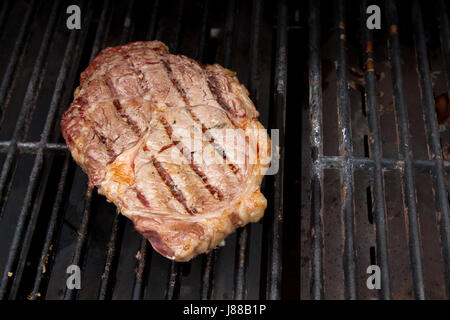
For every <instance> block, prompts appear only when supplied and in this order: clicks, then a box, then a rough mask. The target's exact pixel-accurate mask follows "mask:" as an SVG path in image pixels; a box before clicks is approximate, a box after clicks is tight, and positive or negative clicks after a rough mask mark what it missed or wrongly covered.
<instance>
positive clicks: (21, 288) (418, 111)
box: [0, 0, 450, 299]
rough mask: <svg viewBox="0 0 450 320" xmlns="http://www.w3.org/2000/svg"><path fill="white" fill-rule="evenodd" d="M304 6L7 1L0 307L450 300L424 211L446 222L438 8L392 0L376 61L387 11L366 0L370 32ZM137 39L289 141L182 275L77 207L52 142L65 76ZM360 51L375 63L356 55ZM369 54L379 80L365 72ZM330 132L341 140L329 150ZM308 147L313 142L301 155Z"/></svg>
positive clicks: (343, 14) (123, 225)
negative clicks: (187, 66) (233, 228)
mask: <svg viewBox="0 0 450 320" xmlns="http://www.w3.org/2000/svg"><path fill="white" fill-rule="evenodd" d="M310 2H311V3H310V4H307V3H302V2H296V1H279V2H277V3H275V2H274V3H272V2H270V1H257V0H255V1H253V2H252V1H228V2H218V1H211V0H209V1H207V0H205V1H200V0H198V1H196V0H192V1H189V0H185V1H184V0H181V1H170V2H169V3H168V1H131V2H125V1H124V2H117V1H104V2H102V1H98V2H97V1H96V2H89V3H83V2H82V1H79V2H71V1H63V2H58V3H59V7H57V8H55V12H54V13H53V14H52V13H51V12H52V8H54V6H55V4H56V2H54V3H53V2H50V1H42V2H40V1H35V2H33V1H25V0H23V1H16V2H14V4H13V2H12V1H10V2H8V1H5V2H4V3H3V4H2V6H1V7H0V30H2V31H1V32H2V33H1V34H0V36H1V37H2V44H3V47H2V50H1V51H0V72H1V74H2V79H1V81H2V82H1V84H0V105H1V106H2V109H1V112H2V113H1V117H0V121H1V129H0V150H1V153H0V164H1V166H2V172H1V175H0V187H1V188H2V190H1V191H2V192H1V195H2V198H1V202H0V205H1V217H0V237H1V238H0V240H1V241H2V246H1V247H0V274H1V275H2V279H1V286H0V293H1V295H2V297H3V298H20V299H24V298H37V299H42V298H47V299H62V298H66V299H69V298H77V299H97V298H100V299H103V298H114V299H129V298H136V299H139V298H144V299H164V298H166V299H173V298H175V299H176V298H179V299H197V298H212V299H223V298H250V299H257V298H287V299H298V298H299V297H300V298H302V299H309V298H344V297H345V298H355V297H358V298H365V299H372V298H377V297H380V298H424V297H427V298H446V297H449V296H450V294H449V287H450V286H449V281H450V279H449V273H448V270H449V264H448V263H445V261H446V260H448V256H447V259H446V258H445V255H446V254H448V250H450V248H449V245H448V238H445V237H446V236H447V235H448V234H449V230H450V229H449V227H448V214H447V215H445V214H441V215H439V214H436V212H437V211H439V209H436V208H441V209H440V211H441V213H442V208H443V209H444V210H445V211H447V212H448V194H447V188H448V187H446V186H448V185H449V182H448V179H449V175H448V172H449V165H448V162H447V161H446V160H442V159H441V158H440V157H439V156H438V157H432V156H430V155H429V154H433V153H434V154H439V153H440V152H436V151H440V148H441V145H442V150H443V151H444V152H443V156H444V159H447V158H446V155H447V153H448V150H449V145H448V143H449V141H450V140H449V139H448V137H449V130H447V129H444V130H443V132H441V133H440V141H439V134H437V135H436V133H437V132H436V129H437V128H436V122H435V119H434V101H433V95H434V96H438V95H440V94H442V93H446V92H447V91H448V83H449V81H447V76H449V73H448V72H447V73H446V72H445V71H444V70H447V69H446V68H445V67H446V66H447V65H449V64H445V63H444V62H446V61H447V60H445V59H444V56H445V57H450V54H449V52H448V51H445V50H444V51H442V49H441V37H440V35H442V36H443V42H442V43H443V44H444V46H442V47H443V48H444V49H445V48H446V46H445V45H447V46H448V44H449V43H450V40H449V34H450V33H449V30H448V23H447V25H446V24H445V22H446V20H445V19H443V18H447V11H446V9H445V10H442V8H441V7H440V6H442V3H443V2H442V3H441V2H439V1H438V2H436V3H433V5H423V3H421V8H419V7H418V6H417V4H414V5H412V6H411V4H410V3H409V2H398V3H397V7H398V19H399V21H398V23H397V24H398V30H399V36H398V35H393V36H391V37H390V38H389V48H390V49H391V50H390V51H389V50H388V41H387V39H388V37H387V34H388V26H389V25H391V24H396V22H395V19H397V14H396V13H395V12H394V14H393V15H391V14H390V13H391V12H393V10H394V9H395V8H394V7H392V6H387V7H386V6H385V3H384V2H380V1H376V2H375V3H377V4H379V5H380V7H381V10H382V30H379V31H378V30H377V31H373V32H368V31H367V30H365V29H362V28H361V22H362V21H361V12H360V10H361V7H360V3H356V2H355V3H353V2H351V3H350V1H347V2H344V1H322V3H320V5H319V4H318V3H317V2H316V1H310ZM73 3H78V4H80V6H82V12H83V15H82V18H83V19H84V20H83V28H82V30H81V31H72V32H69V31H68V30H67V29H66V28H65V19H66V17H67V15H66V14H65V8H66V7H67V6H68V5H69V4H73ZM388 3H391V2H388ZM319 6H320V8H319ZM418 12H419V13H420V14H422V15H423V17H424V19H423V25H421V24H419V23H417V21H418V16H417V13H418ZM412 15H414V16H412ZM413 18H414V19H413ZM412 19H413V20H414V21H416V23H415V24H412V23H411V20H412ZM338 21H343V22H345V23H344V25H345V30H343V29H340V28H339V27H338V26H339V24H338ZM441 25H442V26H443V27H444V28H443V30H442V31H443V32H441V29H440V27H441ZM85 26H86V27H85ZM422 29H423V30H422ZM46 30H48V31H47V32H46ZM405 30H406V32H405ZM211 31H213V33H216V31H217V32H218V34H217V36H214V37H212V36H211ZM343 34H345V38H346V40H345V41H344V40H343V39H342V38H341V37H343ZM414 35H415V39H416V40H415V41H414ZM371 37H373V40H371ZM144 39H158V40H162V41H164V42H165V43H167V44H168V45H169V47H170V49H171V51H172V52H179V53H183V54H185V55H187V56H190V57H193V58H196V59H198V60H200V61H202V62H205V63H212V62H219V63H221V64H223V65H224V66H226V67H230V68H231V69H233V70H236V71H237V72H238V76H239V79H240V80H241V82H243V83H244V84H246V85H247V87H248V88H249V91H250V93H251V98H252V99H253V101H254V102H255V105H256V106H257V108H258V110H259V111H260V113H261V116H260V119H261V122H262V123H263V124H264V126H265V127H266V128H280V129H281V131H282V133H283V132H285V133H286V134H285V135H283V134H282V135H281V145H282V146H283V145H285V146H286V148H282V149H281V150H282V153H281V157H282V161H281V163H282V164H284V165H282V167H281V170H280V172H279V174H278V175H277V176H275V177H266V178H265V181H264V185H263V193H264V194H265V195H266V197H267V198H268V203H269V206H268V209H267V210H266V215H265V218H264V219H263V220H262V221H261V222H260V223H256V224H252V226H251V227H249V228H245V229H240V230H239V231H238V232H237V233H235V234H233V235H232V236H230V237H228V238H227V241H226V246H225V247H223V248H220V249H217V250H215V251H213V253H212V254H209V255H202V256H200V257H197V258H196V259H194V260H193V261H192V262H189V263H171V262H170V261H168V260H167V259H165V258H162V257H161V256H160V255H159V254H157V253H154V252H153V250H152V249H151V246H149V245H148V244H147V242H146V241H142V237H140V236H139V235H138V234H137V233H136V232H135V231H134V230H133V227H132V224H131V223H130V222H129V221H128V220H127V219H126V218H123V217H121V216H119V215H117V214H116V211H115V208H114V206H113V205H111V204H108V203H107V202H106V201H105V199H104V198H103V197H102V196H98V195H97V193H96V191H95V190H94V191H93V192H92V194H91V193H90V191H89V190H87V188H86V186H87V179H86V176H85V174H84V173H82V171H81V170H80V169H79V168H78V167H77V166H76V165H75V164H74V163H73V161H72V160H71V159H70V157H69V156H68V155H67V151H66V150H65V147H64V144H62V143H61V142H63V141H62V140H61V137H60V133H59V130H60V129H59V119H60V114H61V112H62V111H63V110H64V109H66V108H67V106H68V104H69V103H70V101H71V99H72V92H73V90H74V88H75V87H76V86H77V83H78V76H79V73H80V72H81V71H82V70H84V69H85V68H86V66H87V65H88V64H89V61H90V60H91V59H92V57H93V56H95V54H96V53H98V51H99V50H100V49H101V48H103V47H106V46H113V45H118V44H120V43H125V42H128V41H135V40H144ZM341 39H342V40H341ZM367 41H370V42H372V43H373V52H369V53H367V54H364V49H365V48H366V45H365V43H366V42H367ZM319 44H320V45H319ZM287 45H288V47H287ZM416 47H417V48H418V50H417V52H418V53H419V55H418V56H417V58H418V59H416V51H415V48H416ZM286 49H287V50H286ZM287 53H288V56H289V59H288V60H289V68H288V69H287V70H288V72H286V71H287V70H286V67H287V65H286V58H287ZM389 57H390V58H391V63H389ZM370 58H373V59H374V63H375V70H376V73H375V74H374V73H372V72H366V73H364V72H362V71H361V70H363V69H364V65H366V62H367V60H368V59H370ZM399 58H401V60H400V59H399ZM418 61H419V63H418ZM447 62H448V61H447ZM418 66H420V73H418V72H417V71H416V69H417V67H418ZM319 68H321V72H319V71H320V69H319ZM391 68H392V69H391ZM320 75H321V76H320ZM400 77H402V79H400ZM287 79H289V81H287ZM315 80H316V81H315ZM420 80H421V82H419V81H420ZM401 81H402V82H403V83H401ZM308 82H309V84H310V86H309V85H308ZM362 83H365V86H364V85H363V86H358V84H362ZM319 84H321V86H320V85H319ZM393 84H395V86H393ZM399 84H400V86H397V85H399ZM348 85H350V86H348ZM308 86H309V88H308ZM393 88H396V91H394V90H393ZM275 89H276V90H275ZM287 93H289V94H288V95H287ZM366 96H367V100H366V99H365V97H366ZM394 96H395V97H396V99H395V103H394V98H393V97H394ZM319 97H322V99H319ZM402 97H403V98H402ZM422 97H423V101H421V98H422ZM337 98H338V99H337ZM336 99H337V100H336ZM375 99H376V100H375ZM402 99H403V100H402ZM285 106H286V108H285ZM422 110H424V111H425V115H426V116H425V117H424V116H423V113H422ZM404 111H407V113H405V112H404ZM321 116H322V117H323V121H320V117H321ZM310 117H312V118H311V119H312V121H310V120H309V119H310ZM311 124H313V126H312V128H313V129H314V130H313V131H311ZM408 126H409V128H408ZM342 128H346V130H349V131H348V132H351V135H347V137H348V138H349V139H347V140H341V136H342V135H341V134H340V132H342ZM430 129H432V130H434V131H433V132H432V131H430ZM408 130H409V132H410V133H408ZM317 133H320V135H319V138H320V137H323V140H321V139H319V140H317V139H316V140H312V141H313V142H314V143H313V145H311V143H310V136H314V134H317ZM428 133H433V135H432V134H430V135H427V134H428ZM284 136H285V137H286V138H285V140H284V139H283V137H284ZM405 137H406V139H405ZM407 139H409V140H410V141H409V142H408V141H407ZM406 142H408V143H406ZM439 142H440V143H439ZM311 150H313V152H312V153H311ZM322 150H323V151H322ZM429 150H430V152H429ZM410 151H411V152H410ZM311 158H313V161H311ZM284 159H286V161H285V162H284V161H283V160H284ZM285 173H286V174H285ZM352 175H353V179H352ZM444 179H446V180H444ZM274 185H276V186H280V187H276V188H274ZM409 196H411V197H409ZM409 199H410V200H409ZM414 199H417V200H416V201H414ZM445 211H444V212H445ZM383 213H384V214H383ZM416 217H418V219H415V218H416ZM439 218H440V220H439ZM375 226H376V227H375ZM299 230H300V231H301V232H300V239H299V233H298V231H299ZM419 231H420V232H419ZM247 239H248V243H247V241H246V240H247ZM299 240H300V242H299ZM138 253H139V254H138ZM137 254H138V255H137ZM72 263H75V264H79V265H80V266H82V267H81V269H82V275H83V279H82V289H81V290H79V291H71V290H66V289H65V288H66V287H65V279H66V277H67V274H66V273H65V269H66V267H67V266H68V265H70V264H72ZM373 263H377V264H379V265H381V266H382V267H383V269H382V270H383V282H382V286H383V290H382V291H381V292H379V293H377V292H375V291H369V290H367V288H366V287H365V279H366V277H367V275H366V273H365V268H366V267H367V265H369V264H373ZM7 266H8V268H7ZM281 270H282V272H281ZM8 271H11V272H12V276H11V277H8ZM446 274H447V276H445V275H446ZM413 279H414V280H413Z"/></svg>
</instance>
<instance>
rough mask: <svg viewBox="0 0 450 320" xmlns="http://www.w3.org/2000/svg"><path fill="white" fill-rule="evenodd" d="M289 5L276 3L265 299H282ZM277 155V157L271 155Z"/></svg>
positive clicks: (281, 2)
mask: <svg viewBox="0 0 450 320" xmlns="http://www.w3.org/2000/svg"><path fill="white" fill-rule="evenodd" d="M287 24H288V3H287V1H286V0H282V1H279V2H278V8H277V35H276V41H277V44H276V53H275V72H274V97H273V108H274V109H275V110H274V128H278V129H279V130H280V131H279V137H280V139H279V150H280V151H279V153H280V154H279V157H280V158H279V161H280V162H279V170H278V173H277V174H276V175H275V177H274V200H273V201H274V202H273V204H274V206H273V208H274V210H273V216H272V217H271V218H272V219H271V221H270V222H271V227H270V231H269V232H270V233H269V252H268V272H267V292H266V299H268V300H278V299H280V298H281V284H282V283H281V280H282V249H283V248H282V243H283V242H282V241H283V197H284V153H285V150H284V141H285V137H284V135H285V130H286V92H287V63H288V61H287V60H288V52H287V49H288V32H287ZM274 156H276V155H274Z"/></svg>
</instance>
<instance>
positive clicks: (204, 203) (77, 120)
mask: <svg viewBox="0 0 450 320" xmlns="http://www.w3.org/2000/svg"><path fill="white" fill-rule="evenodd" d="M248 96H249V93H248V91H247V89H246V88H245V87H244V86H243V85H242V84H240V83H239V81H238V79H237V77H236V75H235V73H234V72H232V71H230V70H228V69H225V68H223V67H221V66H220V65H218V64H214V65H207V66H204V65H201V64H199V63H197V62H196V61H194V60H192V59H190V58H187V57H185V56H182V55H173V54H170V53H169V50H168V48H167V47H166V45H164V44H163V43H162V42H159V41H150V42H134V43H129V44H127V45H124V46H119V47H113V48H106V49H104V50H103V51H102V52H101V53H100V54H99V55H98V56H97V57H96V58H95V59H94V60H93V61H92V63H91V64H90V65H89V66H88V68H87V69H86V70H85V71H84V72H82V74H81V76H80V86H79V87H78V88H77V89H76V90H75V93H74V101H73V102H72V104H71V105H70V107H69V109H68V110H66V111H65V112H64V114H63V117H62V121H61V128H62V133H63V136H64V139H65V140H66V143H67V146H68V148H69V150H70V152H71V154H72V156H73V158H74V159H75V161H76V162H77V163H78V164H79V165H80V166H81V167H82V168H83V170H84V171H85V172H86V173H87V175H88V177H89V183H90V185H91V186H96V187H97V188H98V192H99V193H100V194H103V195H105V196H106V197H107V199H108V200H109V201H111V202H113V203H114V204H115V205H116V206H117V207H118V209H119V210H120V212H121V213H122V214H123V215H125V216H126V217H128V218H129V219H131V220H132V222H133V223H134V226H135V229H136V230H137V231H138V232H139V233H141V234H142V235H143V236H144V237H146V238H147V239H148V240H149V241H150V243H151V244H152V246H153V248H154V249H155V250H156V251H157V252H159V253H160V254H162V255H163V256H165V257H167V258H169V259H172V260H176V261H187V260H190V259H191V258H193V257H194V256H196V255H198V254H200V253H204V252H208V251H210V250H211V249H213V248H215V247H216V246H217V245H219V244H220V243H221V242H222V241H223V240H224V239H225V237H227V236H228V235H229V234H230V233H232V232H233V231H234V230H235V229H236V228H237V227H240V226H244V225H246V224H247V223H249V222H256V221H258V220H259V219H261V217H262V216H263V214H264V210H265V208H266V199H265V197H264V196H263V195H262V193H261V192H260V184H261V181H262V178H263V175H264V174H265V172H266V170H267V168H268V166H269V164H270V159H271V154H270V149H271V148H270V139H269V137H268V135H267V132H266V130H265V129H264V127H263V126H262V125H261V124H260V123H259V122H258V115H259V114H258V112H257V111H256V109H255V107H254V105H253V103H252V101H251V100H250V99H249V97H248Z"/></svg>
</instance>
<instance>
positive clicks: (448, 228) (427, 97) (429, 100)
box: [411, 1, 450, 298]
mask: <svg viewBox="0 0 450 320" xmlns="http://www.w3.org/2000/svg"><path fill="white" fill-rule="evenodd" d="M420 10H421V9H420V4H419V2H418V1H414V2H413V4H412V12H411V14H412V20H413V21H414V23H413V25H414V42H415V46H416V56H417V64H418V73H419V81H420V83H419V87H420V90H421V98H422V101H421V102H422V106H423V113H424V117H425V128H426V130H425V131H426V134H427V139H428V150H429V154H430V157H431V159H432V160H434V162H435V167H434V170H433V189H434V192H435V197H436V203H437V208H436V209H437V213H436V216H437V220H438V221H439V224H440V231H441V241H442V246H443V248H442V253H443V258H444V274H445V287H446V292H447V297H448V298H450V216H449V214H450V213H449V205H448V195H447V188H446V186H445V178H444V164H443V159H442V149H441V144H440V141H439V136H440V135H439V130H438V123H437V119H436V112H435V102H434V97H433V88H432V85H431V76H430V65H429V59H428V53H427V47H426V41H425V32H424V27H423V20H422V14H421V11H420Z"/></svg>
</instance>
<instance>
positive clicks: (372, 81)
mask: <svg viewBox="0 0 450 320" xmlns="http://www.w3.org/2000/svg"><path fill="white" fill-rule="evenodd" d="M366 8H367V1H362V2H361V17H362V19H361V29H362V35H363V38H364V43H363V48H364V53H363V65H364V79H365V84H366V86H365V89H366V95H365V96H366V97H365V98H366V108H367V109H368V112H367V115H368V123H369V131H370V137H369V141H370V146H369V147H370V155H371V158H372V159H373V160H374V168H373V169H372V170H371V176H372V180H373V181H372V183H371V184H372V188H371V190H372V192H373V203H374V205H373V207H372V210H373V216H374V218H375V224H376V254H377V264H378V266H379V267H380V269H381V290H380V293H379V295H380V297H381V298H382V299H390V298H391V286H390V282H389V265H388V245H387V234H386V207H385V202H384V201H385V200H384V192H385V190H384V183H383V172H382V163H381V157H382V150H381V133H380V119H379V116H378V101H377V86H376V78H375V61H374V56H373V35H372V31H370V30H369V29H368V28H367V27H366V26H365V19H364V17H365V10H366ZM415 223H416V224H415V226H417V219H416V220H415ZM413 226H414V224H413ZM410 227H412V226H411V225H410ZM411 231H412V233H414V232H415V233H414V235H412V237H413V239H414V240H417V239H418V229H417V228H412V229H411ZM414 245H415V247H417V244H416V243H414ZM418 248H420V246H419V247H418ZM414 253H416V252H414ZM414 257H415V256H414ZM416 260H418V261H416ZM414 262H416V263H417V268H419V271H420V272H419V273H418V274H417V277H416V279H418V280H419V281H421V282H419V283H422V284H423V271H422V265H421V258H420V252H419V257H418V258H417V259H415V260H414ZM415 275H416V274H415ZM420 289H421V291H422V293H423V290H424V288H423V285H422V286H421V287H420Z"/></svg>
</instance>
